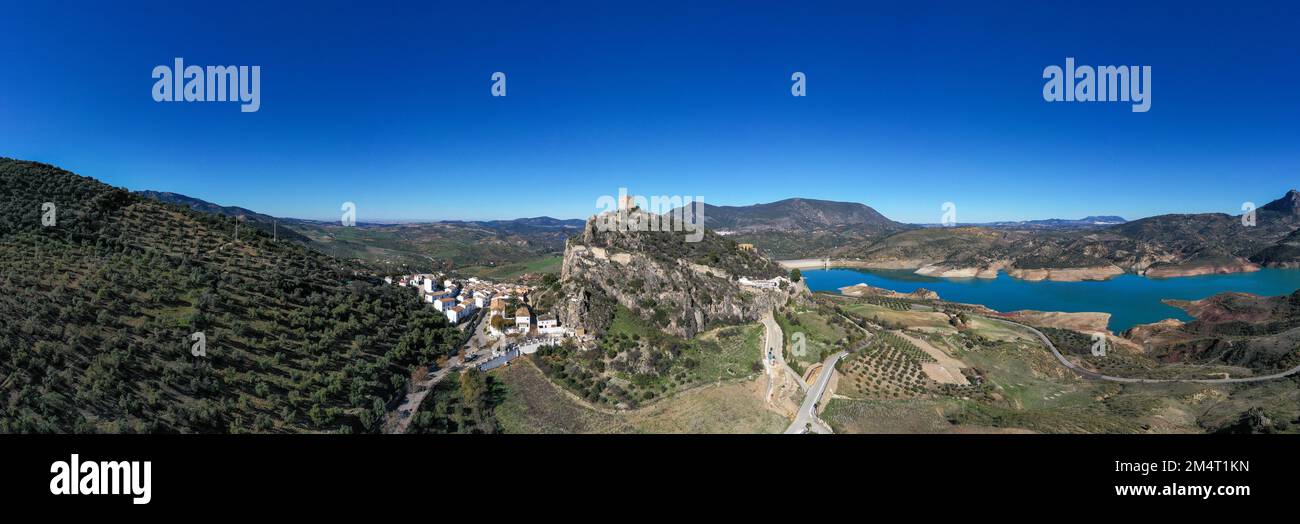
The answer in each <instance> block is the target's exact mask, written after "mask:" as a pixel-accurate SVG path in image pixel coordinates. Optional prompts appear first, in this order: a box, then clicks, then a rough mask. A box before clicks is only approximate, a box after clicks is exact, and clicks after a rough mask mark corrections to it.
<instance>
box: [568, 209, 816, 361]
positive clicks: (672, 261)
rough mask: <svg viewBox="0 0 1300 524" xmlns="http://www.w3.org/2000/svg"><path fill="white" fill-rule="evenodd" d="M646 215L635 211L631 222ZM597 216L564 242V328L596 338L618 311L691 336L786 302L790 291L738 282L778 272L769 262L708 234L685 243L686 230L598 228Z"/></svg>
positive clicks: (752, 318) (790, 288) (752, 317)
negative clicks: (622, 310)
mask: <svg viewBox="0 0 1300 524" xmlns="http://www.w3.org/2000/svg"><path fill="white" fill-rule="evenodd" d="M647 216H648V215H646V214H644V213H640V212H637V211H634V212H632V213H631V214H629V215H628V216H627V217H626V218H623V219H622V220H623V223H627V222H628V221H629V220H633V221H634V220H638V219H644V218H646V217H647ZM607 218H609V217H608V216H603V217H602V216H597V217H593V218H592V219H591V220H588V221H587V225H586V227H585V228H584V230H583V233H582V235H581V236H578V237H574V238H572V239H570V240H569V243H568V246H567V248H566V249H565V252H564V262H563V265H562V267H561V273H560V274H561V281H562V289H563V293H562V296H563V297H564V298H562V299H561V303H560V304H558V305H557V308H556V309H557V313H558V314H559V317H560V320H561V322H563V323H564V324H565V325H568V326H573V327H581V328H584V329H586V331H587V332H589V333H593V334H599V333H603V332H604V331H605V330H606V329H607V328H608V326H609V322H610V320H611V319H612V318H613V315H614V312H615V309H616V307H617V306H620V305H621V306H623V307H625V308H627V309H629V310H631V311H632V312H633V313H635V314H637V315H639V316H641V317H643V318H645V319H647V320H649V321H650V322H652V323H653V324H654V325H656V326H658V327H659V328H660V329H661V330H663V331H664V332H666V333H670V334H674V335H678V336H683V337H691V336H694V335H695V334H696V333H699V332H701V331H703V330H705V329H707V328H709V327H712V326H713V325H719V324H730V323H740V322H752V321H755V320H758V318H759V317H760V316H761V315H762V314H763V313H764V312H766V311H768V310H770V309H771V308H772V306H773V305H775V304H777V303H781V302H784V301H785V300H786V298H788V296H789V294H790V293H793V292H795V291H794V289H793V286H788V285H786V286H784V287H785V288H786V289H781V288H777V289H772V290H768V289H760V288H756V287H752V286H742V285H740V284H739V282H738V279H739V278H740V277H748V278H751V279H766V278H771V277H775V276H778V275H780V274H781V270H780V269H779V267H778V266H776V265H775V264H774V263H773V262H772V261H770V260H768V259H766V258H764V257H762V256H760V255H758V254H756V253H752V252H749V251H747V250H744V249H741V248H739V247H738V246H737V245H736V243H735V242H733V241H731V240H728V239H725V238H723V237H720V236H718V235H716V234H714V233H713V232H711V231H705V233H704V236H703V237H702V238H701V239H700V241H699V242H687V241H686V236H687V232H685V231H636V230H632V231H627V230H621V231H620V230H602V229H601V228H600V227H597V226H598V225H600V221H601V220H603V219H607Z"/></svg>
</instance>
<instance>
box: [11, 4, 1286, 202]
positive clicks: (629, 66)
mask: <svg viewBox="0 0 1300 524" xmlns="http://www.w3.org/2000/svg"><path fill="white" fill-rule="evenodd" d="M3 4H4V5H3V6H2V7H0V11H3V12H4V13H5V16H4V17H3V18H0V155H3V156H12V157H17V158H23V159H31V160H39V161H44V162H49V163H53V164H57V165H60V166H62V167H64V168H67V169H70V170H73V171H75V172H77V173H80V174H84V175H87V176H92V177H95V178H98V179H101V180H104V181H106V182H108V183H111V184H114V185H119V186H125V187H127V188H130V189H133V190H135V189H155V190H162V191H174V192H178V193H184V194H188V195H191V196H195V197H198V198H203V199H206V200H210V201H213V202H216V203H220V204H225V205H240V206H244V207H248V208H250V209H254V210H257V211H261V212H266V213H270V214H274V215H279V216H294V217H304V218H337V216H338V214H339V206H340V204H341V203H342V202H344V201H353V202H356V204H357V212H358V214H357V216H358V220H362V221H375V220H386V219H490V218H516V217H521V216H537V215H550V216H556V217H562V218H575V217H585V216H587V215H590V214H591V213H593V212H595V211H596V210H597V209H596V205H595V201H596V198H597V197H599V196H601V195H612V194H616V193H617V191H618V188H620V187H628V188H629V189H630V190H631V191H632V192H633V193H641V194H662V195H699V196H703V197H704V199H705V201H706V202H709V203H713V204H720V205H746V204H752V203H759V202H768V201H773V200H778V199H782V198H788V197H794V196H802V197H809V198H824V199H832V200H846V201H857V202H863V203H866V204H868V205H871V206H873V207H875V208H876V209H877V210H879V211H880V212H882V213H884V214H885V215H886V216H889V217H891V218H894V219H896V220H901V221H906V222H937V221H939V217H940V214H941V211H940V206H941V204H942V203H943V202H945V201H952V202H955V203H956V204H957V206H958V220H960V221H962V222H978V221H991V220H1019V219H1034V218H1049V217H1061V218H1077V217H1081V216H1084V215H1090V214H1115V215H1122V216H1125V217H1127V218H1137V217H1141V216H1149V215H1153V214H1160V213H1168V212H1202V211H1221V212H1230V213H1238V212H1239V209H1240V205H1241V203H1242V202H1243V201H1254V202H1255V203H1257V204H1259V205H1262V204H1263V203H1264V202H1267V201H1268V200H1270V199H1273V198H1276V197H1278V196H1281V195H1282V194H1283V193H1284V192H1285V191H1286V190H1287V189H1290V188H1292V187H1294V186H1297V185H1300V176H1297V175H1300V96H1297V86H1298V85H1300V68H1297V67H1296V66H1297V62H1298V61H1300V39H1297V38H1296V37H1295V35H1296V34H1300V7H1296V6H1294V4H1293V5H1285V4H1283V3H1280V2H1279V3H1277V5H1268V4H1252V3H1250V2H1233V3H1231V4H1229V6H1228V7H1224V6H1218V7H1215V6H1197V5H1195V4H1193V3H1187V2H1177V3H1169V4H1168V5H1161V4H1151V5H1148V6H1133V5H1131V4H1130V3H1127V2H1123V3H1120V2H1117V3H1114V4H1110V5H1107V4H1106V3H1105V2H1101V3H1089V4H1088V8H1087V9H1083V8H1081V7H1077V6H1066V5H1061V6H1060V7H1054V6H1049V5H1044V4H1048V3H1046V2H1034V3H1002V2H989V4H993V5H979V4H985V2H906V3H905V4H907V5H897V4H899V3H894V2H890V3H883V4H880V5H873V4H871V3H868V2H852V3H847V2H845V3H831V2H788V1H783V2H774V3H770V4H769V3H760V2H734V3H721V2H673V1H655V2H641V1H619V2H565V1H559V2H540V1H539V2H486V3H478V4H482V5H481V6H471V5H468V4H473V3H470V2H456V3H452V2H420V3H409V4H402V3H393V4H389V3H385V2H374V1H371V2H320V3H313V4H310V5H309V4H305V3H304V4H302V5H296V4H294V3H291V2H264V1H263V2H242V1H226V2H219V3H217V4H211V5H207V6H205V7H203V8H202V9H191V10H190V11H193V12H190V13H186V12H184V11H186V9H183V6H184V5H185V4H183V3H176V2H148V3H131V2H119V3H101V2H95V3H90V2H85V3H76V2H57V1H51V2H15V1H13V0H3ZM1067 56H1069V57H1075V59H1076V62H1077V63H1079V64H1086V65H1109V64H1129V65H1149V66H1151V67H1152V71H1153V75H1152V76H1153V86H1152V91H1153V92H1152V106H1151V110H1150V111H1149V112H1147V113H1134V112H1131V111H1130V109H1129V104H1127V103H1073V104H1071V103H1047V102H1045V101H1044V100H1043V98H1042V94H1041V93H1042V88H1043V83H1044V80H1043V79H1042V71H1043V68H1044V67H1046V66H1048V65H1053V64H1056V65H1063V64H1064V60H1065V58H1066V57H1067ZM174 57H184V59H185V61H186V63H187V64H194V65H259V66H261V67H262V93H261V99H262V105H261V110H260V111H258V112H256V113H241V112H240V111H239V108H238V105H237V104H233V103H157V102H154V101H153V99H152V98H151V96H150V92H151V89H152V86H153V82H154V80H153V79H152V78H151V77H150V72H151V71H152V69H153V67H154V66H156V65H160V64H167V65H170V64H171V63H172V59H173V58H174ZM494 71H503V72H505V73H506V74H507V78H508V79H507V93H508V96H506V97H504V98H493V97H491V96H490V91H489V89H490V86H491V80H490V76H491V74H492V72H494ZM794 71H802V72H804V73H805V74H806V75H807V78H808V80H807V86H808V96H807V97H804V98H795V97H792V96H790V84H791V82H790V75H791V73H792V72H794Z"/></svg>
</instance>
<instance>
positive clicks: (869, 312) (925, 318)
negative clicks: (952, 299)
mask: <svg viewBox="0 0 1300 524" xmlns="http://www.w3.org/2000/svg"><path fill="white" fill-rule="evenodd" d="M842 307H843V308H844V310H845V311H847V312H849V313H852V314H854V315H857V316H859V317H862V318H864V319H866V320H868V321H871V322H873V323H875V324H878V325H882V326H886V327H929V328H945V329H946V328H951V327H952V325H951V324H949V323H948V315H945V314H943V313H940V312H937V311H934V310H932V309H929V308H925V309H919V308H918V309H908V310H901V311H900V310H897V309H893V308H890V307H885V306H880V305H876V304H869V303H864V302H858V301H854V302H853V303H849V304H844V305H843V306H842Z"/></svg>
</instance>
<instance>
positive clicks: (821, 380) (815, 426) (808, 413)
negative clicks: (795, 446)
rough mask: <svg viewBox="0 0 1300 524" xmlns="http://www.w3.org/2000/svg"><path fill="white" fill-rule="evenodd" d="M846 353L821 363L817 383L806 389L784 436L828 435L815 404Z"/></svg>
mask: <svg viewBox="0 0 1300 524" xmlns="http://www.w3.org/2000/svg"><path fill="white" fill-rule="evenodd" d="M848 354H849V352H848V351H841V352H839V353H836V354H834V355H831V356H830V357H829V358H827V359H826V360H825V361H824V362H822V370H821V372H819V373H817V382H815V383H814V384H813V385H812V387H810V388H808V395H807V396H806V397H804V399H803V405H802V406H799V413H798V414H797V415H795V417H794V422H792V423H790V427H788V428H786V429H785V432H786V434H792V433H804V432H806V431H811V432H813V433H830V432H831V428H830V427H828V426H827V425H826V423H825V422H822V421H821V419H818V418H817V403H818V401H820V400H821V398H822V395H823V394H825V393H826V386H827V384H830V382H831V375H833V374H835V364H836V363H837V362H839V361H840V359H841V358H844V355H848Z"/></svg>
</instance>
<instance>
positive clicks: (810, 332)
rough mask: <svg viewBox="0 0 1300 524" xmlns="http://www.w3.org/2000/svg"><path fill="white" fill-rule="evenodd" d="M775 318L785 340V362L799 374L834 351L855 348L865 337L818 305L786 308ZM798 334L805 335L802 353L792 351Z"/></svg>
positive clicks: (789, 306) (795, 305)
mask: <svg viewBox="0 0 1300 524" xmlns="http://www.w3.org/2000/svg"><path fill="white" fill-rule="evenodd" d="M775 318H776V322H777V324H779V325H780V326H781V333H782V334H783V335H784V337H785V346H784V347H785V348H786V349H785V360H786V362H787V363H788V364H789V365H790V367H791V368H792V369H794V370H795V371H796V372H797V373H799V374H803V372H804V370H806V369H807V368H808V366H810V365H812V364H814V363H817V362H821V361H822V360H824V359H825V358H826V357H828V356H830V355H831V354H832V353H834V352H835V351H838V350H840V349H843V348H846V347H852V346H853V345H856V344H857V341H858V340H860V339H861V338H862V336H863V335H862V332H861V330H860V329H858V328H855V327H853V325H852V324H850V323H849V321H847V320H845V319H843V318H842V317H840V316H839V315H837V314H836V313H835V311H834V310H832V309H830V308H828V307H826V306H824V305H821V304H820V303H817V302H814V303H810V304H791V305H787V306H786V307H785V308H784V309H783V311H780V312H778V314H777V315H775ZM796 333H803V337H804V342H805V344H804V350H803V354H795V353H794V352H793V351H792V348H794V347H795V345H794V339H795V336H796V335H795V334H796Z"/></svg>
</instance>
